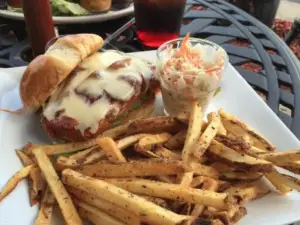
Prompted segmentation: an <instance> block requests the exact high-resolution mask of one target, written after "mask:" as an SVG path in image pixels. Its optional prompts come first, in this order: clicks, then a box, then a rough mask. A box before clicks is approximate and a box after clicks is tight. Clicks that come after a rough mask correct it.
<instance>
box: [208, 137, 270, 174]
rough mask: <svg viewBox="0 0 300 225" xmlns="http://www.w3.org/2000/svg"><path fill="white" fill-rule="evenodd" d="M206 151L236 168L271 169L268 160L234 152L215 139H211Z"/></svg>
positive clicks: (256, 170) (254, 170)
mask: <svg viewBox="0 0 300 225" xmlns="http://www.w3.org/2000/svg"><path fill="white" fill-rule="evenodd" d="M208 152H209V155H210V156H211V157H213V158H216V159H218V160H220V161H221V162H223V163H225V164H228V165H232V166H234V167H235V168H237V169H242V170H247V171H251V172H270V171H271V170H272V164H271V163H270V162H268V161H265V160H262V159H257V158H254V157H252V156H249V155H246V154H243V153H240V152H236V151H235V150H233V149H231V148H228V147H227V146H225V145H223V144H222V143H220V142H218V141H215V140H214V141H212V144H211V145H210V147H209V151H208Z"/></svg>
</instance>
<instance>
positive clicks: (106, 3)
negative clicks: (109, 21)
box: [80, 0, 112, 12]
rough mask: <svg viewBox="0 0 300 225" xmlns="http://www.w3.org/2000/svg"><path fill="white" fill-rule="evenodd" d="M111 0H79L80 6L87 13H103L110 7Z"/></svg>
mask: <svg viewBox="0 0 300 225" xmlns="http://www.w3.org/2000/svg"><path fill="white" fill-rule="evenodd" d="M111 1H112V0H80V5H81V6H82V7H83V8H85V9H86V10H88V11H89V12H105V11H108V10H109V9H110V7H111Z"/></svg>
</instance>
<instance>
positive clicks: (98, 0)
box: [7, 0, 126, 16]
mask: <svg viewBox="0 0 300 225" xmlns="http://www.w3.org/2000/svg"><path fill="white" fill-rule="evenodd" d="M111 1H112V0H50V6H51V10H52V15H53V16H86V15H89V14H90V13H104V12H107V11H109V10H110V7H111ZM124 7H126V5H123V8H124ZM7 10H8V11H10V12H18V13H23V9H22V8H14V7H13V6H8V8H7Z"/></svg>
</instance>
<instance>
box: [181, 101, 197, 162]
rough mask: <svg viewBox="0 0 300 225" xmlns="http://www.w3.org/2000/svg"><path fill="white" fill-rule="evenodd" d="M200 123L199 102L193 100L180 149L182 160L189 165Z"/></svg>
mask: <svg viewBox="0 0 300 225" xmlns="http://www.w3.org/2000/svg"><path fill="white" fill-rule="evenodd" d="M201 125H202V109H201V106H200V104H199V103H197V102H193V104H192V110H191V114H190V119H189V126H188V130H187V134H186V139H185V142H184V147H183V150H182V161H183V163H184V164H186V165H189V161H190V157H191V154H193V151H194V146H195V143H196V142H197V140H198V138H199V137H200V133H201Z"/></svg>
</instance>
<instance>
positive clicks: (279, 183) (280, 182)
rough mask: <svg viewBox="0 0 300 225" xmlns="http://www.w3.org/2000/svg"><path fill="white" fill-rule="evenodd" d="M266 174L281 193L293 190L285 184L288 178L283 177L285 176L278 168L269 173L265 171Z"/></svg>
mask: <svg viewBox="0 0 300 225" xmlns="http://www.w3.org/2000/svg"><path fill="white" fill-rule="evenodd" d="M264 175H265V177H266V178H267V179H268V180H269V181H270V182H271V183H272V184H273V185H274V187H275V188H276V189H277V190H278V191H279V192H280V193H281V194H283V195H285V194H286V193H288V192H291V191H292V188H291V187H289V186H288V185H287V184H285V182H286V180H285V179H283V176H282V175H281V174H280V173H278V172H277V170H276V169H273V170H272V171H271V172H269V173H264Z"/></svg>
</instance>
